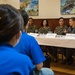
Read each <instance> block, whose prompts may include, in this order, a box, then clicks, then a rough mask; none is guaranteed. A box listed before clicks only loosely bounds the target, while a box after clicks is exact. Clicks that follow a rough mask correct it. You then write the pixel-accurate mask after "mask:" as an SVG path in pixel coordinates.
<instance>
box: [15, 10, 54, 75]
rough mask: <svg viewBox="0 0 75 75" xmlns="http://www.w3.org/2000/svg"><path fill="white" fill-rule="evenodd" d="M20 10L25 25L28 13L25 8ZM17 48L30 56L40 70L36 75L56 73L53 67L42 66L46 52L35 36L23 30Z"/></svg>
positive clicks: (52, 74)
mask: <svg viewBox="0 0 75 75" xmlns="http://www.w3.org/2000/svg"><path fill="white" fill-rule="evenodd" d="M20 12H21V14H22V17H23V19H24V25H25V26H26V24H27V22H28V15H27V13H26V12H25V11H24V10H20ZM15 49H16V50H17V51H19V52H20V53H22V54H24V55H27V56H29V57H30V59H31V60H32V62H33V64H34V65H35V68H36V69H37V70H38V72H37V73H36V74H34V75H54V72H53V71H52V70H51V69H49V68H42V67H43V62H44V61H45V57H44V54H43V52H42V50H41V48H40V46H39V45H38V43H37V41H36V40H35V38H34V37H32V36H30V35H28V34H27V33H25V31H23V32H22V36H21V39H20V42H19V43H18V44H17V45H16V47H15Z"/></svg>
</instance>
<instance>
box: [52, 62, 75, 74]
mask: <svg viewBox="0 0 75 75" xmlns="http://www.w3.org/2000/svg"><path fill="white" fill-rule="evenodd" d="M51 69H52V70H53V71H54V72H55V75H75V62H74V63H73V64H72V65H63V64H61V62H57V63H56V62H52V63H51Z"/></svg>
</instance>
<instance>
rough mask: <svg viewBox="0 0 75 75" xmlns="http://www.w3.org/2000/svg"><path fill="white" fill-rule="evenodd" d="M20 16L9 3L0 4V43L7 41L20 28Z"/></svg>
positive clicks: (21, 22)
mask: <svg viewBox="0 0 75 75" xmlns="http://www.w3.org/2000/svg"><path fill="white" fill-rule="evenodd" d="M22 24H23V20H22V16H21V14H20V13H19V12H18V10H17V9H15V8H14V7H12V6H11V5H4V4H1V5H0V44H1V43H4V42H9V41H10V40H11V39H12V37H13V36H14V35H15V34H16V33H17V32H18V31H20V30H21V28H22Z"/></svg>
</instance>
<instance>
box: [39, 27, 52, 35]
mask: <svg viewBox="0 0 75 75" xmlns="http://www.w3.org/2000/svg"><path fill="white" fill-rule="evenodd" d="M50 31H51V29H50V28H49V27H46V28H44V27H41V28H40V29H39V33H42V34H43V33H44V34H47V33H48V32H50Z"/></svg>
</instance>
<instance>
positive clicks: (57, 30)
mask: <svg viewBox="0 0 75 75" xmlns="http://www.w3.org/2000/svg"><path fill="white" fill-rule="evenodd" d="M67 28H68V27H67V26H65V25H64V26H63V27H62V28H60V26H57V27H56V29H55V31H54V33H56V34H57V35H63V34H64V31H65V29H66V30H67Z"/></svg>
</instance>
